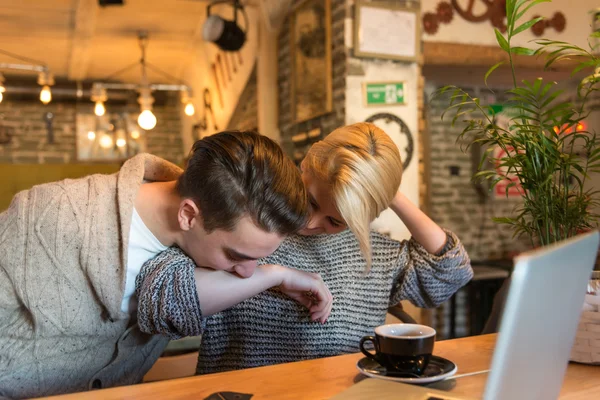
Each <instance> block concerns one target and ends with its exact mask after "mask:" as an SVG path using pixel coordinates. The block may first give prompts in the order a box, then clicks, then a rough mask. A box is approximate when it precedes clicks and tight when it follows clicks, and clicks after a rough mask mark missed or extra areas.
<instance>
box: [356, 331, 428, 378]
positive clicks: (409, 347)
mask: <svg viewBox="0 0 600 400" xmlns="http://www.w3.org/2000/svg"><path fill="white" fill-rule="evenodd" d="M366 342H372V343H373V345H374V347H375V353H374V354H373V353H371V352H369V351H368V350H366V349H365V347H364V345H365V343H366ZM434 343H435V329H433V328H431V327H429V326H425V325H417V324H390V325H381V326H378V327H377V328H375V336H365V337H363V338H362V339H361V340H360V351H362V352H363V354H364V355H365V356H367V357H369V358H371V359H373V360H375V361H377V362H378V363H379V364H381V365H382V366H384V367H385V368H386V369H387V370H388V371H390V372H398V373H405V374H416V375H421V374H422V373H423V371H425V368H427V364H429V359H430V358H431V353H433V345H434Z"/></svg>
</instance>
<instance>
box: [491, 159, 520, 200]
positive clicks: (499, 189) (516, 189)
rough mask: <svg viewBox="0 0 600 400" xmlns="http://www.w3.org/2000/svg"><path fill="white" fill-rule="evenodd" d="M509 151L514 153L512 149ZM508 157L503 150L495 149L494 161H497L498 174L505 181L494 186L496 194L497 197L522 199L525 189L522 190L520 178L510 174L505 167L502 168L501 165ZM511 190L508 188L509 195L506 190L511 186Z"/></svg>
mask: <svg viewBox="0 0 600 400" xmlns="http://www.w3.org/2000/svg"><path fill="white" fill-rule="evenodd" d="M507 150H508V151H509V152H511V151H513V150H514V149H513V148H512V147H510V148H507ZM506 156H507V152H506V151H505V150H503V149H501V148H500V147H496V148H495V149H494V159H495V160H496V161H495V162H496V173H497V174H498V176H499V177H503V178H504V179H502V180H501V181H500V182H498V183H497V184H496V186H494V192H495V194H496V196H497V197H521V194H522V193H523V189H522V188H521V184H520V183H519V178H518V177H517V176H516V175H515V174H513V173H510V174H509V173H508V171H507V169H506V168H505V167H501V166H500V163H501V162H502V158H504V157H506ZM511 184H514V185H512V186H511V187H510V188H508V193H507V192H506V188H507V187H508V186H509V185H511Z"/></svg>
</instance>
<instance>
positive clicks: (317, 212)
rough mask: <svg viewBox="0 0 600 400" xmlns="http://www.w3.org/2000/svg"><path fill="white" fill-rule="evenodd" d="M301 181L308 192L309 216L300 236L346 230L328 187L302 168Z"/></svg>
mask: <svg viewBox="0 0 600 400" xmlns="http://www.w3.org/2000/svg"><path fill="white" fill-rule="evenodd" d="M302 181H303V182H304V186H305V187H306V191H307V192H308V199H309V201H310V206H311V214H310V220H309V222H308V224H307V225H306V228H304V229H302V230H301V231H300V234H301V235H319V234H322V233H327V234H332V233H338V232H341V231H343V230H344V229H346V228H347V226H346V223H345V222H344V220H343V219H342V217H341V215H340V213H339V211H338V210H337V208H336V206H335V202H334V200H333V195H332V194H331V188H330V187H329V185H328V184H327V183H326V182H323V181H322V180H320V179H317V178H315V177H314V176H313V174H311V173H310V172H307V171H305V170H304V168H303V169H302Z"/></svg>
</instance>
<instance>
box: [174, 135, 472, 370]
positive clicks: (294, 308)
mask: <svg viewBox="0 0 600 400" xmlns="http://www.w3.org/2000/svg"><path fill="white" fill-rule="evenodd" d="M401 176H402V163H401V160H400V154H399V152H398V149H397V147H396V145H395V144H394V143H393V141H392V140H391V139H390V137H389V136H388V135H387V134H386V133H385V132H383V131H382V130H381V129H379V128H378V127H377V126H375V125H373V124H368V123H359V124H354V125H350V126H346V127H342V128H339V129H337V130H335V131H334V132H332V133H331V134H329V135H328V136H327V137H326V138H325V139H324V140H323V141H321V142H318V143H316V144H315V145H313V146H312V148H311V149H310V150H309V152H308V154H307V156H306V158H305V160H304V161H303V162H302V178H303V181H304V184H305V186H306V189H307V191H308V193H309V200H310V203H311V206H312V211H311V218H310V222H309V223H308V224H307V226H306V228H305V229H304V230H302V231H301V234H300V235H292V236H290V237H288V238H287V239H285V240H284V242H283V243H282V244H281V246H280V247H279V248H278V249H277V250H276V251H275V253H273V254H272V255H271V256H269V257H266V258H264V259H261V260H259V263H260V264H279V265H283V266H286V267H290V268H295V269H299V270H301V271H305V272H309V273H314V274H319V275H320V276H321V277H322V278H323V281H324V282H325V283H326V284H327V286H328V288H329V290H330V291H331V293H332V295H333V298H334V300H333V308H332V310H331V314H330V316H329V319H328V320H327V321H326V322H325V323H318V322H313V321H311V318H310V313H309V312H307V311H306V309H304V308H302V307H300V306H299V305H298V304H297V303H294V302H293V301H290V299H288V298H286V297H285V296H284V295H282V293H280V292H279V291H278V290H276V289H272V290H269V291H266V292H263V293H261V294H259V295H257V296H255V297H253V298H251V299H249V300H246V301H244V302H242V303H240V304H238V305H237V306H234V307H232V308H230V309H228V310H226V311H224V312H221V313H219V314H216V315H213V316H210V317H207V318H206V321H205V322H206V326H205V330H204V332H203V336H202V344H201V347H200V356H199V359H198V366H197V372H198V373H211V372H218V371H227V370H232V369H242V368H250V367H257V366H261V365H269V364H276V363H282V362H291V361H298V360H303V359H311V358H318V357H326V356H334V355H339V354H344V353H351V352H358V351H359V348H358V344H359V340H360V338H361V337H362V336H364V335H369V334H372V332H373V329H374V328H375V327H376V326H378V325H381V324H383V323H384V321H385V317H386V313H387V309H388V307H389V306H393V305H396V304H398V303H399V302H400V301H401V300H410V301H411V302H412V303H413V304H415V305H416V306H419V307H433V306H436V305H439V304H440V303H442V302H444V301H446V300H447V299H448V298H450V296H452V294H453V293H455V292H456V291H457V290H458V289H459V288H460V287H462V286H463V285H465V284H466V283H467V282H468V281H469V280H470V279H471V277H472V270H471V266H470V261H469V258H468V256H467V254H466V252H465V249H464V248H463V246H462V244H460V242H459V240H458V238H457V237H456V236H455V235H454V234H453V233H451V232H448V231H444V230H442V229H441V228H440V227H439V226H437V225H436V224H435V223H434V222H433V221H432V220H431V219H429V218H428V217H427V216H426V215H425V214H424V213H423V212H421V211H420V210H419V209H418V208H417V207H416V206H414V205H413V204H411V203H410V201H408V199H407V198H406V197H405V196H404V195H402V194H401V193H400V192H399V191H398V188H399V186H400V180H401ZM388 206H389V207H391V208H392V209H393V210H394V211H395V212H396V214H397V215H398V216H399V217H400V218H401V219H402V221H403V222H404V224H405V225H406V226H407V228H408V229H409V230H410V232H411V234H412V238H411V239H410V240H408V241H401V242H399V241H396V240H392V239H390V238H387V237H385V236H383V235H380V234H378V233H375V232H371V231H370V229H369V225H370V223H371V222H372V221H373V220H374V219H375V218H376V217H377V216H378V215H379V214H380V213H381V211H383V210H384V209H386V208H387V207H388ZM182 257H185V256H182ZM180 261H181V260H180Z"/></svg>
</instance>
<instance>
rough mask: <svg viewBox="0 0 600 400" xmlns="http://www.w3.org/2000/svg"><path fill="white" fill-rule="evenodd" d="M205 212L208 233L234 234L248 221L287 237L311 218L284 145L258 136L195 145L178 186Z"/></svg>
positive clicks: (214, 138)
mask: <svg viewBox="0 0 600 400" xmlns="http://www.w3.org/2000/svg"><path fill="white" fill-rule="evenodd" d="M177 190H178V192H179V195H180V196H182V197H186V198H190V199H192V200H193V201H194V202H195V203H196V205H197V206H198V207H199V208H200V210H201V212H202V218H203V222H204V229H205V230H206V231H207V232H212V231H213V230H215V229H224V230H228V231H231V230H233V229H234V227H235V225H236V223H237V222H238V220H239V219H240V218H241V217H243V216H244V215H248V216H249V217H250V218H252V220H253V221H254V223H255V224H256V225H257V226H258V227H259V228H261V229H263V230H265V231H267V232H275V233H278V234H281V235H287V234H290V233H293V232H296V231H297V230H299V229H301V228H302V227H304V225H305V224H306V221H307V218H308V213H309V209H308V200H307V194H306V189H305V188H304V184H303V183H302V178H301V176H300V172H299V171H298V168H297V167H296V166H295V165H294V163H293V162H292V160H291V159H289V158H288V157H287V156H286V155H285V154H284V153H283V151H282V150H281V148H280V147H279V145H278V144H277V143H275V142H274V141H272V140H271V139H269V138H268V137H266V136H262V135H260V134H258V133H256V132H235V131H226V132H220V133H217V134H214V135H211V136H207V137H205V138H203V139H201V140H198V141H197V142H196V143H194V146H193V147H192V151H191V154H190V157H189V159H188V162H187V166H186V169H185V171H184V173H183V174H182V175H181V176H180V177H179V180H178V181H177Z"/></svg>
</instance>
